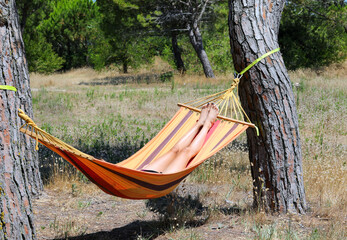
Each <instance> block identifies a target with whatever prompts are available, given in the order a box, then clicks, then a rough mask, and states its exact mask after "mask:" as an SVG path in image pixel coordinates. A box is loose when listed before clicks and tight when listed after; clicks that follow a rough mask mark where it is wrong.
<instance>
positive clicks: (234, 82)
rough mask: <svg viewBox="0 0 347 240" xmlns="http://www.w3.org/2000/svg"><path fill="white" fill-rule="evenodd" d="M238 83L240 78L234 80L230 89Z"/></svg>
mask: <svg viewBox="0 0 347 240" xmlns="http://www.w3.org/2000/svg"><path fill="white" fill-rule="evenodd" d="M239 82H240V78H234V80H233V83H232V84H231V86H230V88H232V89H234V88H235V87H236V86H237V85H238V84H239Z"/></svg>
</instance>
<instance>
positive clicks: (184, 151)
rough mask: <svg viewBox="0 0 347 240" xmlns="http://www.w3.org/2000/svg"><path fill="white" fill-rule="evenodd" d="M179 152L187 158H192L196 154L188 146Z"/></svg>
mask: <svg viewBox="0 0 347 240" xmlns="http://www.w3.org/2000/svg"><path fill="white" fill-rule="evenodd" d="M181 152H183V153H184V155H186V156H187V157H188V158H192V157H193V156H194V155H195V154H196V152H195V151H194V149H193V148H192V147H190V146H188V147H185V148H184V149H182V150H181Z"/></svg>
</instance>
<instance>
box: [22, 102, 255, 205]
mask: <svg viewBox="0 0 347 240" xmlns="http://www.w3.org/2000/svg"><path fill="white" fill-rule="evenodd" d="M199 115H200V113H199V112H196V111H192V110H190V109H188V108H186V107H181V108H180V109H179V110H178V112H177V113H176V114H175V116H174V117H173V118H172V119H171V120H170V121H169V122H168V123H167V124H166V126H165V127H164V128H163V129H162V130H161V131H160V132H159V133H158V134H157V136H155V137H154V138H153V139H152V140H151V141H150V142H148V143H147V144H146V145H145V146H144V147H143V148H142V149H140V150H139V151H138V152H137V153H135V154H134V155H133V156H131V157H130V158H128V159H126V160H124V161H122V162H120V163H118V164H112V163H109V162H106V161H104V160H100V159H95V158H92V160H90V159H87V158H85V157H83V155H81V154H78V153H76V152H75V151H71V148H72V147H70V148H65V147H62V146H61V145H60V144H55V143H54V142H52V140H50V141H47V140H46V139H45V138H43V137H40V136H38V140H39V142H40V143H42V144H43V145H45V146H46V147H48V148H49V149H51V150H52V151H54V152H56V153H58V154H59V155H60V156H62V157H63V158H64V159H66V160H67V161H69V162H70V163H71V164H72V165H73V166H75V167H76V168H77V169H78V170H80V171H81V172H82V173H83V174H84V175H86V176H87V177H88V178H89V179H90V181H92V182H93V183H95V184H96V185H98V186H99V187H100V188H101V189H102V190H103V191H105V192H106V193H108V194H112V195H115V196H118V197H122V198H128V199H149V198H157V197H161V196H164V195H166V194H168V193H170V192H171V191H172V190H174V189H175V188H176V187H177V186H178V184H179V183H180V182H181V181H182V180H183V179H184V178H185V177H186V176H187V175H188V174H190V173H191V172H192V171H193V170H194V169H195V168H196V167H198V166H199V165H200V164H201V163H202V162H203V161H204V160H206V159H207V158H209V157H210V156H212V155H213V154H215V153H216V152H218V151H219V150H220V149H222V148H223V147H225V146H226V145H227V144H228V143H230V142H231V141H233V140H234V139H235V138H236V137H237V136H239V135H240V134H241V133H242V132H244V131H245V130H246V129H247V128H248V126H249V125H247V124H246V123H242V122H239V121H235V122H234V121H231V120H225V119H222V118H219V119H217V121H216V122H215V123H214V124H213V126H212V127H211V129H210V131H209V133H208V135H207V137H206V140H205V142H204V146H203V147H202V149H201V150H200V152H199V153H198V154H197V155H196V156H195V157H194V158H193V159H192V160H191V161H190V162H189V164H188V166H187V167H186V168H185V169H184V170H183V171H180V172H177V173H172V174H158V173H150V172H144V171H140V169H142V167H143V166H145V165H146V164H148V163H150V162H151V161H155V160H156V159H157V158H158V157H160V156H161V155H163V154H164V153H166V152H167V151H168V150H169V149H171V148H172V147H173V146H174V145H175V144H176V142H177V141H178V140H179V139H181V138H182V137H183V136H184V135H185V133H186V132H187V131H189V130H190V129H191V128H192V127H193V126H194V124H195V123H196V121H197V120H198V119H199ZM21 131H22V132H25V133H26V134H28V135H30V136H31V137H33V138H36V134H35V133H33V132H29V131H27V130H25V129H21Z"/></svg>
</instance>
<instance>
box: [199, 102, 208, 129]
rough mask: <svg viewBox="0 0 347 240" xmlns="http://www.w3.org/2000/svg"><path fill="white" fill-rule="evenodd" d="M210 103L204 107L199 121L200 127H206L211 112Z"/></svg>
mask: <svg viewBox="0 0 347 240" xmlns="http://www.w3.org/2000/svg"><path fill="white" fill-rule="evenodd" d="M210 105H211V104H210V103H207V104H206V105H204V106H203V107H202V108H201V114H200V118H199V120H198V124H199V125H201V126H202V125H204V123H205V121H206V118H207V116H208V114H209V111H210Z"/></svg>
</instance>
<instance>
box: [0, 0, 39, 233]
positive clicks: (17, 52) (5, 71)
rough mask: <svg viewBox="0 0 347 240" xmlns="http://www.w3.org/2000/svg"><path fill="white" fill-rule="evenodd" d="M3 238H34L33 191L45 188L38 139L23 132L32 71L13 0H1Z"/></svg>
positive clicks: (0, 223)
mask: <svg viewBox="0 0 347 240" xmlns="http://www.w3.org/2000/svg"><path fill="white" fill-rule="evenodd" d="M0 71H1V74H0V85H10V86H14V87H16V88H17V89H18V91H17V92H13V91H6V90H0V211H1V218H0V239H33V238H35V229H34V224H33V213H32V209H31V195H37V194H39V192H40V191H41V190H42V182H41V178H40V173H39V167H38V159H37V152H36V151H35V150H34V148H35V146H34V145H35V143H33V142H32V141H31V140H30V139H29V138H28V137H26V136H24V135H23V134H20V132H19V128H20V126H21V121H20V119H19V118H18V116H17V113H18V108H21V109H23V110H24V111H26V112H27V113H28V114H29V115H30V116H32V103H31V92H30V87H29V75H28V68H27V64H26V60H25V57H24V49H23V40H22V35H21V32H20V26H19V23H18V14H17V12H16V6H15V1H14V0H0Z"/></svg>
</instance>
